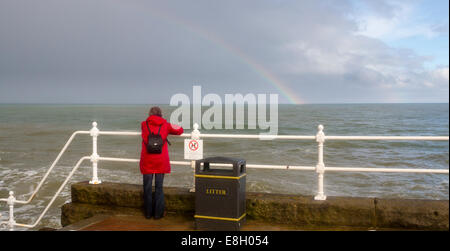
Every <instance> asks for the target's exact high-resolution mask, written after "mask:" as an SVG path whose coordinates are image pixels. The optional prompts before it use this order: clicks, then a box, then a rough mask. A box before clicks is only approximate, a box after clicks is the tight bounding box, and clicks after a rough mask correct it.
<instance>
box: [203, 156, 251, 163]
mask: <svg viewBox="0 0 450 251" xmlns="http://www.w3.org/2000/svg"><path fill="white" fill-rule="evenodd" d="M199 161H200V162H203V163H205V162H207V163H221V164H235V163H237V164H245V160H244V159H238V158H230V157H208V158H204V159H201V160H199Z"/></svg>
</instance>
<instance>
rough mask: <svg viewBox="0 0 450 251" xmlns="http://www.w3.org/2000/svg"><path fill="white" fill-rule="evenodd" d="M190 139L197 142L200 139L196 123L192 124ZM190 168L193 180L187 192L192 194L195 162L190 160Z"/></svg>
mask: <svg viewBox="0 0 450 251" xmlns="http://www.w3.org/2000/svg"><path fill="white" fill-rule="evenodd" d="M191 139H195V140H199V139H200V131H199V130H198V124H197V123H195V124H194V130H193V131H192V133H191ZM191 168H192V172H193V175H192V177H193V178H194V179H193V182H192V187H191V189H189V192H191V193H193V192H195V160H191Z"/></svg>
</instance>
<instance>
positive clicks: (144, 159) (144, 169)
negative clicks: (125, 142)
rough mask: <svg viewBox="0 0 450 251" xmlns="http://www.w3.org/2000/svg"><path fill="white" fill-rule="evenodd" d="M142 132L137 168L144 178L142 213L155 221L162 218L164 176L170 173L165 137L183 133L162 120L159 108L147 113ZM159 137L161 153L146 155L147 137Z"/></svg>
mask: <svg viewBox="0 0 450 251" xmlns="http://www.w3.org/2000/svg"><path fill="white" fill-rule="evenodd" d="M141 130H142V134H141V135H142V150H141V160H140V162H139V166H140V169H141V173H142V175H143V177H144V212H145V217H146V218H147V219H149V218H151V217H152V215H154V216H155V219H160V218H162V217H163V216H164V193H163V182H164V174H165V173H170V159H169V151H168V150H167V136H168V135H169V134H173V135H180V134H182V133H183V128H182V127H180V126H177V125H172V124H170V123H168V122H167V121H166V120H165V119H163V118H162V112H161V108H159V107H152V108H151V109H150V112H149V117H148V118H147V120H145V121H143V122H142V123H141ZM149 130H150V132H152V133H153V134H158V131H159V134H160V135H161V138H162V139H163V142H164V143H163V146H162V152H161V153H147V141H148V135H149V134H150V133H149ZM153 176H155V208H154V210H153V208H152V181H153Z"/></svg>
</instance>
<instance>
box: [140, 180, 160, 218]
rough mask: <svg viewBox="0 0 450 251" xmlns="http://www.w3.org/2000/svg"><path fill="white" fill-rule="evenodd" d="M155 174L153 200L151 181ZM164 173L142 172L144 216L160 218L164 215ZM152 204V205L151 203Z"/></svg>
mask: <svg viewBox="0 0 450 251" xmlns="http://www.w3.org/2000/svg"><path fill="white" fill-rule="evenodd" d="M153 176H155V201H154V203H153V200H152V192H153V191H152V188H153V186H152V182H153ZM163 182H164V174H163V173H155V174H144V213H145V217H147V218H150V217H152V216H155V218H161V217H163V215H164V192H163ZM153 204H154V205H153Z"/></svg>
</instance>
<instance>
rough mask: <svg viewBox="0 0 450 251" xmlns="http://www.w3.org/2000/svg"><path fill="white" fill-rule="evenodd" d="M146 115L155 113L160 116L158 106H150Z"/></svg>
mask: <svg viewBox="0 0 450 251" xmlns="http://www.w3.org/2000/svg"><path fill="white" fill-rule="evenodd" d="M148 115H149V116H152V115H156V116H159V117H162V111H161V108H159V107H158V106H154V107H152V108H150V112H149V113H148Z"/></svg>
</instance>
